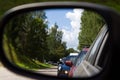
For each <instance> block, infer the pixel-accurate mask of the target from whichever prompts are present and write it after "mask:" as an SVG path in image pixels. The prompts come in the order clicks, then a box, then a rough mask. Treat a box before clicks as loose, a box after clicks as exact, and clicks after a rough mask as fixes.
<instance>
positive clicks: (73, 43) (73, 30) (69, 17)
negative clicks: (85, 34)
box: [45, 9, 83, 49]
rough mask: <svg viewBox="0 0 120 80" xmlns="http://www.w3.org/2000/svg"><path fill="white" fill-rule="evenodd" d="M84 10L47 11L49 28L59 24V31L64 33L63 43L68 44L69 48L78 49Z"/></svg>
mask: <svg viewBox="0 0 120 80" xmlns="http://www.w3.org/2000/svg"><path fill="white" fill-rule="evenodd" d="M82 12H83V10H81V9H54V10H46V11H45V13H46V16H47V19H48V22H49V27H52V25H54V23H57V25H58V26H59V30H61V31H63V39H62V40H63V41H65V42H67V47H68V48H74V49H77V46H78V42H79V41H78V33H79V32H80V22H81V19H80V18H81V15H82Z"/></svg>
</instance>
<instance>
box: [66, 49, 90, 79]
mask: <svg viewBox="0 0 120 80" xmlns="http://www.w3.org/2000/svg"><path fill="white" fill-rule="evenodd" d="M88 50H89V48H88V47H85V48H83V49H82V50H81V51H80V53H79V55H78V56H77V57H76V59H75V61H74V63H72V62H71V61H67V62H66V63H65V64H66V65H68V66H70V67H71V68H70V71H69V73H68V76H69V77H72V76H73V72H74V70H75V68H76V67H77V66H78V65H79V64H80V63H81V61H82V60H83V59H84V57H85V55H86V53H87V51H88Z"/></svg>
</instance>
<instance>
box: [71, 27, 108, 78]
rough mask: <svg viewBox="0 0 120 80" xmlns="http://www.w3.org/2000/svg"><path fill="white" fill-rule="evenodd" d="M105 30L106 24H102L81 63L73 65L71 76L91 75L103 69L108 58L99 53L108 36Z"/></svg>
mask: <svg viewBox="0 0 120 80" xmlns="http://www.w3.org/2000/svg"><path fill="white" fill-rule="evenodd" d="M107 31H108V29H107V27H106V25H104V26H103V28H102V29H101V31H100V33H99V34H98V36H97V38H96V39H95V41H94V42H93V44H92V46H91V47H90V50H89V51H88V52H87V54H86V56H85V58H84V59H83V60H82V62H81V64H76V65H77V66H76V67H73V74H72V76H73V77H80V76H81V77H86V76H87V77H89V76H93V75H96V74H97V73H99V72H100V71H101V70H102V69H103V67H104V65H105V64H106V61H107V59H108V58H107V55H106V54H102V53H101V52H102V51H101V49H102V48H103V46H104V42H106V38H107V37H108V32H107ZM101 55H102V56H101ZM103 56H104V57H103ZM79 61H80V60H78V61H77V62H76V63H79ZM101 61H102V62H101ZM103 63H104V64H103Z"/></svg>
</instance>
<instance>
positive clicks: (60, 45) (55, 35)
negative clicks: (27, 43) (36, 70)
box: [47, 23, 66, 61]
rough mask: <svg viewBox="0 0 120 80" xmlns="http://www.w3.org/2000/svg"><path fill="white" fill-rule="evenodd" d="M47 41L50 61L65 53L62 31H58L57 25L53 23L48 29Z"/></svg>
mask: <svg viewBox="0 0 120 80" xmlns="http://www.w3.org/2000/svg"><path fill="white" fill-rule="evenodd" d="M48 32H49V33H48V37H47V43H48V49H49V54H50V55H51V58H50V59H51V60H52V61H57V60H59V58H60V57H63V56H64V55H65V51H66V43H65V42H62V36H63V32H62V31H58V25H57V24H56V23H55V25H54V26H53V27H52V28H51V29H50V30H49V31H48Z"/></svg>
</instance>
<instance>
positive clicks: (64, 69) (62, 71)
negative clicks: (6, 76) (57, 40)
mask: <svg viewBox="0 0 120 80" xmlns="http://www.w3.org/2000/svg"><path fill="white" fill-rule="evenodd" d="M77 56H78V53H70V54H69V55H68V56H67V57H64V58H62V62H61V63H60V64H58V72H57V75H58V76H62V77H68V73H69V71H70V66H67V65H66V64H65V62H66V61H72V62H74V60H75V58H76V57H77Z"/></svg>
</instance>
